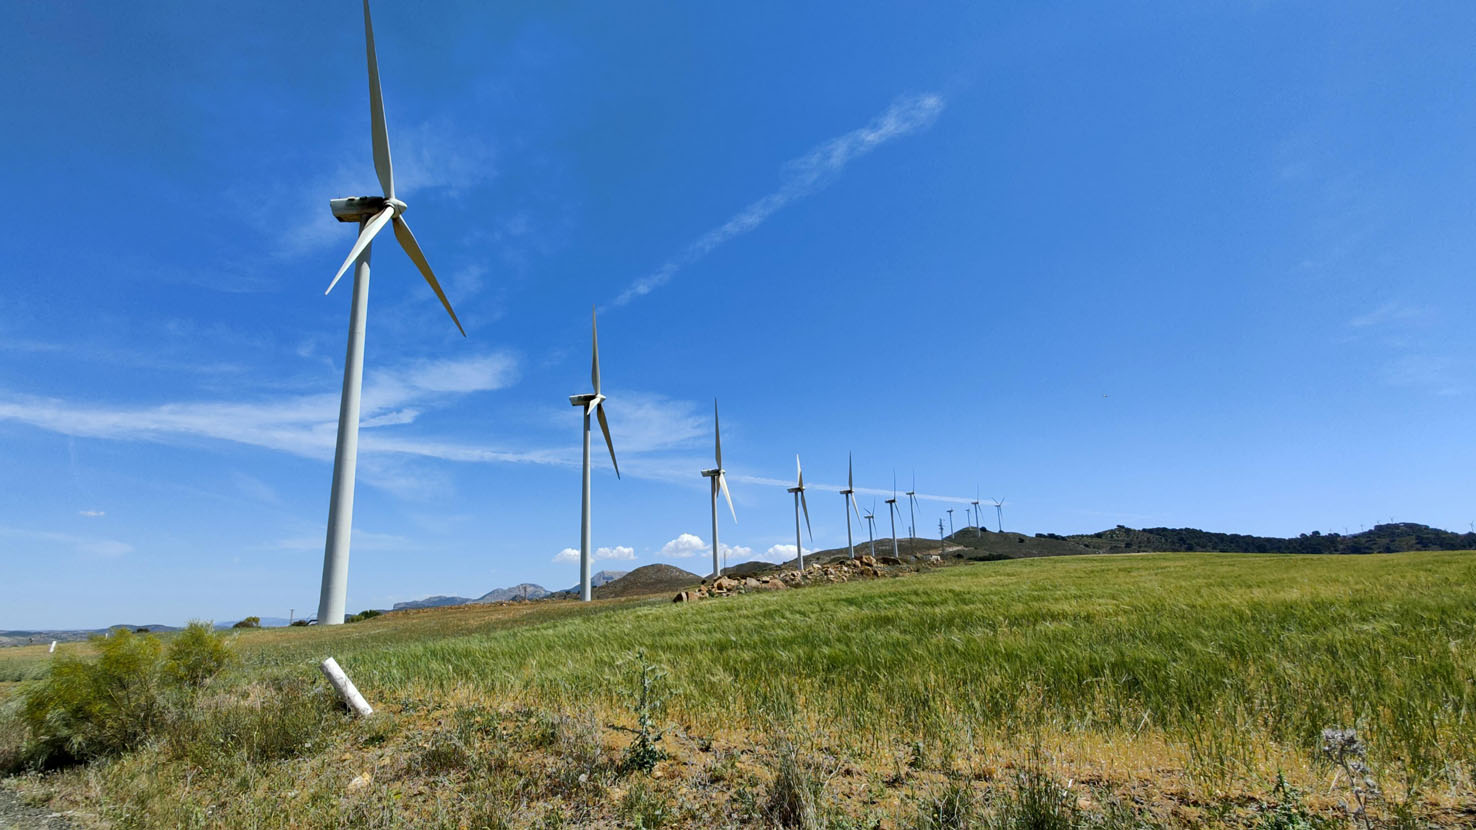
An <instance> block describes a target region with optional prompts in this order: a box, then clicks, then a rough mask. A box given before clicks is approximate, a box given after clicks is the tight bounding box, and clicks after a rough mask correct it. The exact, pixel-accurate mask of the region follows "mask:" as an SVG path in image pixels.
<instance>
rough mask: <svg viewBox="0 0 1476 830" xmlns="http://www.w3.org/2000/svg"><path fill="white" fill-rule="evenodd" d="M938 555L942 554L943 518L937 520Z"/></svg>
mask: <svg viewBox="0 0 1476 830" xmlns="http://www.w3.org/2000/svg"><path fill="white" fill-rule="evenodd" d="M938 556H939V557H940V558H941V557H942V556H943V520H942V519H939V520H938Z"/></svg>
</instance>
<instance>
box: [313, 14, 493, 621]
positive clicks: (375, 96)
mask: <svg viewBox="0 0 1476 830" xmlns="http://www.w3.org/2000/svg"><path fill="white" fill-rule="evenodd" d="M364 42H365V52H366V54H367V55H368V59H369V135H370V140H371V143H372V144H373V147H374V172H375V173H376V174H378V176H379V184H380V187H381V188H382V189H383V190H384V195H382V196H355V197H350V198H347V199H331V200H329V202H328V205H329V207H330V209H332V211H333V215H334V217H335V218H337V219H338V221H340V222H357V223H358V225H359V238H358V239H357V240H356V241H355V242H354V245H353V247H352V248H350V249H349V254H348V258H347V259H345V260H344V261H343V265H341V266H340V267H339V269H338V273H337V274H334V275H333V281H332V282H330V283H329V284H328V291H332V290H333V286H335V285H337V284H338V280H339V278H340V277H342V276H343V274H344V272H345V271H347V270H348V267H349V265H352V264H356V267H355V269H354V292H353V301H352V303H351V304H350V306H349V336H348V354H347V356H346V357H345V358H344V361H343V397H342V398H341V399H340V401H339V405H338V441H337V443H336V445H335V446H334V450H333V490H332V495H331V496H330V497H329V501H328V539H327V542H326V543H325V544H324V548H323V586H322V591H321V592H320V593H319V594H318V623H319V624H320V625H338V624H340V623H342V622H343V610H344V601H345V597H346V595H347V593H348V560H349V537H350V535H351V531H352V529H353V524H354V471H355V469H356V467H357V466H358V459H359V392H360V390H361V388H362V386H363V381H364V323H365V320H366V318H367V316H368V312H369V243H370V242H372V241H373V240H374V237H375V236H376V235H377V234H378V233H379V232H380V231H381V230H384V226H385V225H388V224H393V225H394V228H395V238H396V239H397V240H399V242H400V247H402V248H404V249H405V253H406V254H408V255H409V256H410V260H411V261H412V262H414V263H415V266H416V267H417V268H419V269H420V273H421V276H423V277H425V281H426V282H427V283H429V284H430V288H431V290H432V291H434V292H435V294H436V297H437V298H438V299H439V300H440V301H441V305H443V306H445V307H446V313H447V314H450V315H451V322H453V323H455V324H456V328H457V330H459V331H460V332H461V334H462V336H463V337H465V336H466V329H463V328H462V327H461V321H460V320H458V319H456V312H455V311H452V310H451V301H450V300H447V299H446V292H444V291H442V290H441V284H440V283H439V282H437V281H436V275H435V274H434V273H432V272H431V268H430V264H429V263H427V262H426V261H425V254H424V253H422V252H421V250H420V245H419V243H417V242H416V241H415V234H413V233H411V232H410V226H409V225H407V224H405V220H404V218H403V216H402V214H404V212H405V208H406V205H405V203H404V202H402V201H400V200H399V199H396V198H395V174H394V170H393V168H392V167H391V166H390V149H389V132H388V131H387V130H386V129H385V125H384V100H383V98H381V96H380V93H379V61H378V60H377V59H376V57H375V54H374V27H373V25H372V24H371V23H370V21H369V0H364ZM323 293H325V294H326V293H328V292H327V291H325V292H323Z"/></svg>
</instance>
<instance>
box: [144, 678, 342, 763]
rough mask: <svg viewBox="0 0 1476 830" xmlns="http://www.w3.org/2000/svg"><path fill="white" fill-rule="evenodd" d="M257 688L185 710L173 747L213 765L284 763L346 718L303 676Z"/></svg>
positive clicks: (172, 730) (174, 729)
mask: <svg viewBox="0 0 1476 830" xmlns="http://www.w3.org/2000/svg"><path fill="white" fill-rule="evenodd" d="M252 691H254V692H257V693H256V694H252V695H250V696H249V697H248V698H247V699H240V698H224V699H219V700H209V699H207V700H203V701H201V702H200V704H199V705H196V706H193V707H191V708H189V709H188V710H186V711H184V712H181V713H180V714H179V716H178V717H177V718H176V719H175V720H174V721H173V723H171V724H170V726H169V729H168V738H167V740H168V745H169V747H170V748H171V749H172V750H173V752H174V753H175V754H176V755H177V756H179V757H183V758H187V759H189V760H190V761H191V762H193V763H194V764H195V765H196V766H199V767H202V768H207V769H208V768H212V767H215V768H218V767H220V766H222V765H223V764H224V763H225V762H227V761H229V760H231V759H233V758H240V759H244V760H247V761H251V762H253V763H260V762H263V761H278V760H283V759H286V758H294V757H297V756H299V755H302V754H303V753H305V752H306V751H307V750H308V749H309V748H311V747H312V745H313V743H314V742H315V741H317V740H319V738H320V737H321V736H322V735H324V734H326V733H327V732H328V730H329V729H331V728H332V727H334V726H336V725H338V724H341V723H343V722H344V721H345V716H344V715H342V714H341V713H340V712H339V711H338V707H337V703H336V701H335V700H334V699H333V698H332V697H331V696H329V695H327V694H324V693H323V691H324V690H323V689H322V688H320V687H317V686H315V685H314V684H313V683H312V682H310V681H308V680H304V679H302V678H275V679H273V680H269V681H267V682H265V683H264V684H261V685H260V686H258V687H254V688H253V689H252Z"/></svg>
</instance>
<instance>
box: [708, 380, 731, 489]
mask: <svg viewBox="0 0 1476 830" xmlns="http://www.w3.org/2000/svg"><path fill="white" fill-rule="evenodd" d="M712 437H713V442H714V443H715V444H716V454H717V467H718V469H719V470H721V469H722V468H723V429H722V426H721V425H719V424H718V413H717V398H713V399H712ZM723 492H724V493H726V492H728V491H727V490H726V489H724V490H723Z"/></svg>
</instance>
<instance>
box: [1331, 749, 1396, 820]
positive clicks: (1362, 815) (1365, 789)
mask: <svg viewBox="0 0 1476 830" xmlns="http://www.w3.org/2000/svg"><path fill="white" fill-rule="evenodd" d="M1322 754H1323V755H1325V756H1327V758H1328V760H1330V761H1332V762H1333V763H1334V764H1336V765H1337V766H1338V768H1339V770H1340V772H1341V773H1342V774H1346V775H1347V776H1348V793H1349V796H1350V798H1349V799H1345V800H1344V801H1343V806H1344V807H1346V808H1347V810H1348V815H1349V816H1350V817H1351V818H1352V819H1353V821H1354V822H1355V823H1356V824H1357V825H1358V826H1360V827H1362V828H1364V830H1372V828H1373V819H1372V818H1371V817H1370V816H1369V814H1368V805H1369V804H1370V803H1371V802H1372V801H1374V800H1375V799H1377V798H1379V797H1380V796H1381V795H1382V792H1381V791H1380V790H1379V782H1378V780H1377V779H1375V778H1374V774H1373V770H1371V769H1369V767H1368V750H1367V748H1366V747H1365V746H1364V745H1363V742H1362V741H1360V740H1359V739H1358V730H1356V729H1324V730H1322ZM1333 784H1334V785H1336V784H1337V778H1336V777H1334V778H1333Z"/></svg>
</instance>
